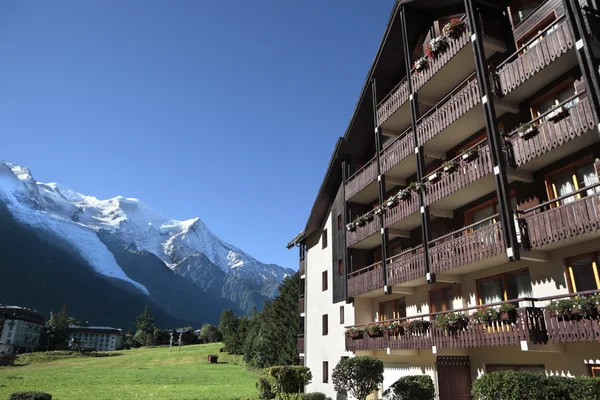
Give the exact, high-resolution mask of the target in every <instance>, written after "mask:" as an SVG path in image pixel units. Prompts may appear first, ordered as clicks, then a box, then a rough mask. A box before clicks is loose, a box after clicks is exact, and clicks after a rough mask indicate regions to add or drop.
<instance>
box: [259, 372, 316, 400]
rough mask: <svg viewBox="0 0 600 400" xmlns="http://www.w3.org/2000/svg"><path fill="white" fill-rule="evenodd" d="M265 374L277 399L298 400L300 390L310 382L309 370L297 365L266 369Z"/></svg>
mask: <svg viewBox="0 0 600 400" xmlns="http://www.w3.org/2000/svg"><path fill="white" fill-rule="evenodd" d="M265 374H266V375H267V378H268V379H269V381H270V383H271V390H272V391H273V393H275V395H276V396H277V399H283V400H298V399H300V396H301V390H302V388H303V387H304V386H306V385H308V384H309V383H310V382H311V381H312V374H311V372H310V368H308V367H301V366H297V365H285V366H278V367H271V368H267V369H266V370H265Z"/></svg>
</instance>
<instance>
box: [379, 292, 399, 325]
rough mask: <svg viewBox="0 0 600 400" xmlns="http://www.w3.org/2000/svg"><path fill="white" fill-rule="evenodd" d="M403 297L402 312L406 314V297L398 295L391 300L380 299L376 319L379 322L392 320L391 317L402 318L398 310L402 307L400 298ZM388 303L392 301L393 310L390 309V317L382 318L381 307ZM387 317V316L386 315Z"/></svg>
mask: <svg viewBox="0 0 600 400" xmlns="http://www.w3.org/2000/svg"><path fill="white" fill-rule="evenodd" d="M402 299H404V314H406V297H404V296H402V297H398V298H397V299H393V300H388V301H382V302H380V303H379V307H378V308H379V314H378V316H377V317H378V318H377V319H378V320H379V322H383V321H389V320H393V319H398V318H402V317H400V316H399V315H400V311H401V309H402V307H401V303H400V300H402ZM389 303H393V309H394V311H392V313H393V314H392V318H386V319H384V318H383V308H384V305H385V304H389ZM386 317H387V316H386Z"/></svg>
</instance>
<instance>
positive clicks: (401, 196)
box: [398, 189, 412, 201]
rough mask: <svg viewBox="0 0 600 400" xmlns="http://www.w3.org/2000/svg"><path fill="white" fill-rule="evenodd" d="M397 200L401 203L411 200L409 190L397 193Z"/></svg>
mask: <svg viewBox="0 0 600 400" xmlns="http://www.w3.org/2000/svg"><path fill="white" fill-rule="evenodd" d="M398 198H399V199H400V200H403V201H406V200H408V199H410V198H412V195H411V194H410V190H407V189H402V190H401V191H399V192H398Z"/></svg>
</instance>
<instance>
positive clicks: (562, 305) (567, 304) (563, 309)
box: [545, 299, 579, 321]
mask: <svg viewBox="0 0 600 400" xmlns="http://www.w3.org/2000/svg"><path fill="white" fill-rule="evenodd" d="M574 305H575V303H574V301H573V300H572V299H563V300H553V301H551V302H550V304H548V305H547V306H546V307H545V309H546V311H547V312H548V314H550V316H551V317H555V318H557V319H558V320H559V321H569V320H571V319H574V320H575V319H577V315H578V314H579V310H578V309H575V310H573V306H574ZM573 311H575V312H573Z"/></svg>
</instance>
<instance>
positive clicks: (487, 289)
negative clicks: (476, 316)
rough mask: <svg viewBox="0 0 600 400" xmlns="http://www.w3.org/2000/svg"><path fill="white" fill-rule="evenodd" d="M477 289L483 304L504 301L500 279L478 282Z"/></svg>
mask: <svg viewBox="0 0 600 400" xmlns="http://www.w3.org/2000/svg"><path fill="white" fill-rule="evenodd" d="M479 289H480V291H481V298H482V300H483V303H484V304H489V303H497V302H499V301H504V288H503V287H502V279H494V280H487V281H483V282H480V284H479Z"/></svg>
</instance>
